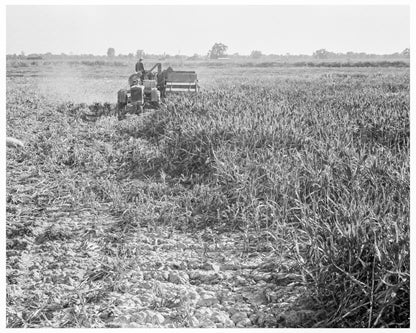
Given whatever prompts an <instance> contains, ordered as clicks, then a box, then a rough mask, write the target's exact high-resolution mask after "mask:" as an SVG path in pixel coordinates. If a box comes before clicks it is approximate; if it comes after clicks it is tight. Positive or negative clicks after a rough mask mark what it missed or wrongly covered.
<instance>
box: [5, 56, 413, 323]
mask: <svg viewBox="0 0 416 333" xmlns="http://www.w3.org/2000/svg"><path fill="white" fill-rule="evenodd" d="M131 68H133V67H131ZM178 69H179V68H178ZM192 69H194V68H192ZM195 70H196V71H197V73H198V78H199V81H200V85H201V86H202V90H201V92H200V93H199V94H197V95H185V94H183V95H182V94H178V95H171V96H169V98H168V101H167V103H166V106H165V107H162V108H161V109H159V110H154V111H148V112H145V113H143V114H141V115H129V116H128V117H127V118H126V119H124V120H120V121H119V120H118V119H117V116H116V114H115V111H114V110H115V102H116V94H117V91H118V90H119V89H120V88H123V87H125V86H126V85H127V77H128V75H129V74H130V71H129V68H128V67H115V66H105V65H97V66H85V65H82V64H75V65H65V64H56V65H53V64H52V65H39V66H28V67H18V66H16V67H11V66H8V68H7V115H6V117H7V135H8V136H12V137H15V138H19V139H21V140H22V141H24V143H25V147H24V149H11V148H8V149H7V198H6V200H7V203H6V210H7V211H6V214H7V226H6V232H7V244H6V259H7V262H6V264H7V271H6V275H7V327H9V328H11V327H28V328H29V327H31V328H32V327H77V328H85V327H98V328H105V327H217V328H218V327H409V324H410V318H409V316H410V269H409V267H410V250H409V211H410V198H409V196H410V165H409V164H410V163H409V160H410V156H409V153H410V126H409V109H410V106H409V105H410V102H409V99H410V97H409V94H410V91H409V81H410V79H409V77H410V75H409V68H394V67H382V68H381V67H380V68H379V67H371V68H370V67H360V68H354V67H349V68H342V67H340V68H326V67H319V68H306V67H296V68H295V67H293V68H292V67H271V68H250V67H248V68H244V67H235V68H234V67H225V68H208V67H201V68H195Z"/></svg>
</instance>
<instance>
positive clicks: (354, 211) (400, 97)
mask: <svg viewBox="0 0 416 333" xmlns="http://www.w3.org/2000/svg"><path fill="white" fill-rule="evenodd" d="M166 117H167V118H168V119H169V121H168V122H167V123H166V121H165V123H166V124H165V127H164V130H163V135H162V137H163V145H162V151H163V156H164V158H165V163H164V171H165V172H167V173H168V174H170V175H171V176H172V177H179V176H181V177H182V178H183V179H184V183H186V184H190V185H191V186H192V184H206V185H208V186H209V187H210V188H211V189H215V191H216V192H217V194H218V198H221V199H218V200H217V201H220V202H217V203H216V205H214V206H212V207H207V208H206V209H205V213H204V214H205V215H207V214H208V215H209V216H210V218H209V219H208V221H209V222H210V223H214V224H215V223H217V224H224V223H226V224H228V225H229V226H233V227H235V226H236V225H239V226H241V227H244V228H256V229H257V230H270V231H271V232H273V234H274V235H275V239H276V242H277V243H278V245H280V246H284V247H285V248H286V250H288V251H290V252H291V253H292V254H293V255H294V256H296V257H297V259H298V261H299V264H300V265H301V267H302V268H303V271H304V274H305V278H306V279H307V280H308V281H310V283H311V285H313V286H314V289H313V290H314V298H315V300H316V301H317V304H319V307H320V308H321V309H324V310H325V314H326V315H325V316H324V317H322V318H318V320H317V322H316V323H315V325H316V326H325V327H406V326H407V327H408V325H409V137H410V127H409V77H408V76H390V77H386V78H385V80H384V81H380V80H379V79H377V78H376V77H373V76H370V77H365V78H362V77H360V78H358V77H357V78H354V77H349V78H348V77H347V78H336V79H335V81H334V80H332V82H329V81H325V80H322V81H318V82H311V81H308V80H306V79H305V80H298V81H286V82H276V81H273V80H270V81H267V80H265V81H263V82H260V81H257V82H256V81H255V80H250V82H249V83H244V82H241V84H235V85H229V86H223V87H222V88H220V89H216V90H213V91H209V92H206V93H202V94H200V95H198V96H195V97H191V98H187V97H185V96H180V97H177V99H176V100H175V101H174V107H171V111H170V112H167V113H166ZM218 207H220V208H221V212H222V213H221V214H215V213H216V209H218Z"/></svg>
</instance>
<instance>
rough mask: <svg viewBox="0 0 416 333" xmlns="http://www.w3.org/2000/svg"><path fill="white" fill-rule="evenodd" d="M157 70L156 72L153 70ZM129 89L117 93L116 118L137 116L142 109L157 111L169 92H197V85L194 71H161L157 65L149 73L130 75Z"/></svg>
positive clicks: (160, 65)
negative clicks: (128, 114)
mask: <svg viewBox="0 0 416 333" xmlns="http://www.w3.org/2000/svg"><path fill="white" fill-rule="evenodd" d="M156 68H157V71H156V72H154V70H155V69H156ZM128 84H129V88H128V89H121V90H119V91H118V93H117V113H118V118H119V119H123V118H124V117H125V115H126V114H127V113H133V114H139V113H141V112H143V110H144V109H157V108H159V106H160V105H161V104H163V101H164V100H165V98H166V95H167V94H169V93H171V92H198V91H199V85H198V79H197V75H196V73H195V72H194V71H174V70H173V69H172V68H171V67H168V68H167V69H165V70H163V71H162V64H161V63H157V64H156V65H154V66H153V67H152V68H151V69H150V70H149V71H145V72H144V73H141V72H138V73H134V74H132V75H130V77H129V79H128Z"/></svg>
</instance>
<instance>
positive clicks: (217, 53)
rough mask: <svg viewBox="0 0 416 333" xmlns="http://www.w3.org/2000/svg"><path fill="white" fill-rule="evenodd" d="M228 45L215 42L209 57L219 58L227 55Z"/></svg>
mask: <svg viewBox="0 0 416 333" xmlns="http://www.w3.org/2000/svg"><path fill="white" fill-rule="evenodd" d="M227 49H228V46H227V45H224V44H222V43H215V44H214V45H213V46H212V48H211V50H210V51H209V53H208V54H209V57H210V58H211V59H218V58H221V57H224V56H225V52H226V51H227Z"/></svg>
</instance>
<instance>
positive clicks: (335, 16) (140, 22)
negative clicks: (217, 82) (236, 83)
mask: <svg viewBox="0 0 416 333" xmlns="http://www.w3.org/2000/svg"><path fill="white" fill-rule="evenodd" d="M6 17H7V22H6V26H7V30H6V36H7V40H6V52H7V53H8V54H12V53H17V54H19V53H20V52H21V51H24V52H25V53H26V54H29V53H46V52H51V53H61V52H64V53H70V52H72V53H74V54H89V53H92V54H101V55H103V54H106V52H107V49H108V48H109V47H114V48H115V50H116V54H119V53H122V54H128V53H130V52H132V53H135V51H136V50H137V49H143V50H144V51H145V52H147V53H157V54H162V53H164V52H166V53H168V54H178V53H179V52H180V53H181V54H186V55H192V54H194V53H198V54H206V53H207V52H208V50H209V49H210V48H211V46H212V45H213V44H214V43H216V42H221V43H224V44H226V45H227V46H228V53H229V54H232V53H235V52H238V53H240V54H250V52H251V51H252V50H260V51H262V52H263V53H265V54H270V53H274V54H286V53H291V54H312V53H313V52H314V51H315V50H317V49H320V48H325V49H327V50H329V51H334V52H347V51H354V52H367V53H376V54H389V53H394V52H401V51H402V50H403V49H405V48H407V47H410V10H409V6H403V5H402V6H387V5H377V6H340V5H336V6H317V5H314V6H306V5H301V6H270V5H269V6H241V5H240V6H207V5H205V6H203V5H202V6H201V5H199V6H178V5H175V6H166V5H164V6H74V5H73V6H62V5H59V6H7V7H6Z"/></svg>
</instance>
